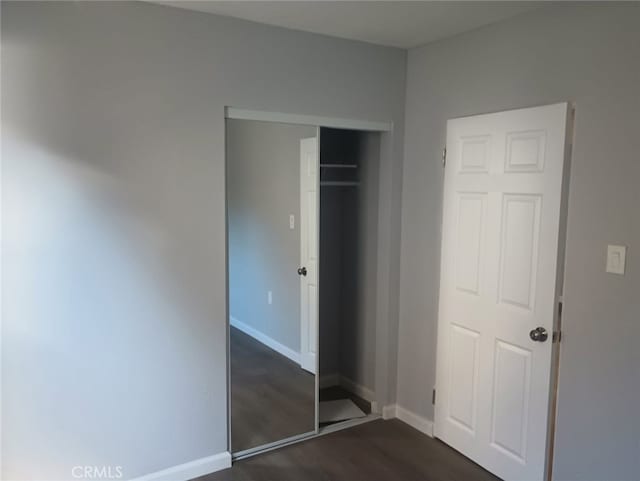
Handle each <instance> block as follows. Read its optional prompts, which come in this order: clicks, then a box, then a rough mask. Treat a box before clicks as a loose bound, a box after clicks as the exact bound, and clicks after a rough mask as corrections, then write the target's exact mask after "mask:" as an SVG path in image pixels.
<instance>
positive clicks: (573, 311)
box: [397, 4, 640, 480]
mask: <svg viewBox="0 0 640 481" xmlns="http://www.w3.org/2000/svg"><path fill="white" fill-rule="evenodd" d="M639 25H640V5H638V4H627V5H624V6H621V5H610V6H607V7H602V6H579V7H559V8H550V9H543V10H540V11H536V12H533V13H530V14H526V15H523V16H520V17H517V18H515V19H512V20H510V21H507V22H503V23H499V24H495V25H492V26H489V27H486V28H483V29H480V30H477V31H475V32H471V33H469V34H465V35H462V36H459V37H456V38H452V39H449V40H445V41H441V42H438V43H435V44H432V45H430V46H426V47H423V48H418V49H414V50H411V51H410V52H409V60H408V74H407V79H408V80H407V101H406V125H407V130H406V141H405V154H406V155H405V163H404V166H403V169H404V184H403V203H402V219H403V220H402V265H401V272H402V280H401V309H400V334H399V337H400V340H399V359H398V395H397V396H398V398H397V400H398V403H399V404H400V405H402V406H404V407H406V408H408V409H410V410H411V411H414V412H416V413H418V414H420V415H422V416H426V417H428V418H432V416H433V409H432V406H431V389H432V387H433V385H434V383H435V362H436V319H437V300H438V297H437V296H438V283H439V266H440V260H439V256H440V235H441V233H440V228H439V226H440V224H441V208H442V200H441V199H442V185H443V184H442V182H443V172H442V167H441V162H440V154H441V150H442V147H443V145H444V142H445V128H446V120H447V119H449V118H452V117H458V116H462V115H470V114H476V113H482V112H492V111H499V110H505V109H512V108H516V107H526V106H532V105H540V104H548V103H553V102H559V101H574V102H575V103H576V109H577V111H576V128H575V144H574V153H573V162H572V170H571V179H570V182H571V186H570V194H569V212H568V216H569V220H568V238H567V256H566V272H565V274H566V283H565V306H564V326H563V330H564V337H563V342H562V345H561V360H560V363H561V364H560V379H559V382H560V387H559V405H558V422H557V438H556V439H557V444H556V457H555V475H554V478H555V479H557V480H578V479H580V480H603V479H607V480H630V479H637V476H638V473H640V461H639V460H640V443H639V441H638V438H639V436H638V434H639V433H640V416H638V406H640V349H638V346H637V340H638V339H639V338H640V322H639V320H640V304H639V296H638V293H640V256H639V255H638V252H637V251H638V249H640V223H639V219H640V216H639V214H638V209H639V207H640V197H639V195H640V194H639V192H640V189H639V188H638V184H639V183H640V160H639V158H638V152H640V135H639V130H638V125H639V124H638V115H639V114H640V95H639V93H638V88H639V86H640V62H639V61H638V59H639V58H640V28H638V26H639ZM608 243H611V244H625V245H627V246H628V248H629V251H628V258H627V274H626V276H624V277H618V276H614V275H610V274H606V273H605V258H606V245H607V244H608Z"/></svg>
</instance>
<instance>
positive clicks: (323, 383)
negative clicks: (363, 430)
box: [319, 373, 379, 413]
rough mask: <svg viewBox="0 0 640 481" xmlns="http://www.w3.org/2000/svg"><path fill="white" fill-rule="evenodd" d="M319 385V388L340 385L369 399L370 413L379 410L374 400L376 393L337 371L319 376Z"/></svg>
mask: <svg viewBox="0 0 640 481" xmlns="http://www.w3.org/2000/svg"><path fill="white" fill-rule="evenodd" d="M319 385H320V389H324V388H326V387H331V386H341V387H343V388H344V389H346V390H347V391H349V392H351V393H353V394H355V395H356V396H359V397H361V398H362V399H364V400H365V401H369V402H370V403H371V412H372V413H378V412H379V411H378V402H377V401H376V400H375V399H376V394H375V393H374V392H373V391H372V390H371V389H369V388H368V387H365V386H363V385H362V384H358V383H357V382H355V381H353V380H351V379H349V378H348V377H345V376H342V375H340V374H338V373H333V374H325V375H323V376H320V381H319Z"/></svg>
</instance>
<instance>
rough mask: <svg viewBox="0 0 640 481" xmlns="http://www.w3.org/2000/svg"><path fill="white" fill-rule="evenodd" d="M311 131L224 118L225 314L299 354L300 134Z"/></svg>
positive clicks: (312, 133) (311, 130)
mask: <svg viewBox="0 0 640 481" xmlns="http://www.w3.org/2000/svg"><path fill="white" fill-rule="evenodd" d="M315 136H316V128H315V127H311V126H300V125H289V124H278V123H274V122H255V121H247V120H228V121H227V212H228V229H229V246H228V249H229V250H228V252H229V314H230V315H231V316H233V317H235V318H236V319H238V320H239V321H240V322H242V323H244V324H247V325H248V326H250V327H252V328H254V329H256V330H258V331H259V332H261V333H262V334H265V335H267V336H269V337H270V338H272V339H273V340H275V341H277V342H279V343H280V344H284V345H285V346H287V347H288V348H290V349H292V350H293V351H295V352H300V278H299V277H298V274H297V272H296V271H297V269H298V267H299V265H300V139H303V138H305V137H315ZM290 214H293V215H294V216H295V228H294V229H293V230H292V229H290V228H289V215H290ZM268 291H271V292H272V293H273V298H272V300H273V303H272V304H271V305H269V304H268V302H267V292H268Z"/></svg>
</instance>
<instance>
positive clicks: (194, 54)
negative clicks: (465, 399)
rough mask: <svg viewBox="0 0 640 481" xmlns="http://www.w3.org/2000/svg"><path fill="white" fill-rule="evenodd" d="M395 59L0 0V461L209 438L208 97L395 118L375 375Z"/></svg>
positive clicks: (221, 316)
mask: <svg viewBox="0 0 640 481" xmlns="http://www.w3.org/2000/svg"><path fill="white" fill-rule="evenodd" d="M404 76H405V53H404V52H403V51H400V50H397V49H391V48H382V47H376V46H372V45H367V44H363V43H356V42H349V41H344V40H337V39H331V38H328V37H323V36H318V35H311V34H303V33H299V32H295V31H288V30H283V29H277V28H273V27H267V26H262V25H258V24H253V23H249V22H244V21H240V20H235V19H229V18H222V17H216V16H211V15H207V14H203V13H196V12H189V11H184V10H180V9H173V8H170V7H164V6H157V5H148V4H144V3H138V2H69V3H63V2H48V3H35V2H15V3H13V2H2V101H3V105H2V161H3V164H2V187H3V196H4V198H3V212H2V214H3V216H2V222H3V225H2V227H3V245H2V256H3V266H2V268H3V272H2V274H3V292H2V295H3V301H4V302H3V312H2V315H3V325H2V369H3V370H2V381H3V385H2V396H3V403H2V420H3V424H2V436H3V444H2V449H3V452H2V455H3V472H2V475H3V477H4V478H11V479H50V480H53V479H67V478H69V476H70V469H71V467H73V466H76V465H112V466H122V467H123V470H124V477H125V478H131V477H135V476H138V475H142V474H145V473H149V472H153V471H156V470H160V469H163V468H166V467H169V466H173V465H176V464H180V463H185V462H189V461H192V460H195V459H199V458H203V457H206V456H210V455H213V454H216V453H219V452H222V451H226V449H227V417H226V400H227V394H226V341H225V339H226V331H225V322H226V314H227V313H226V286H225V204H224V198H225V186H224V177H225V175H224V174H225V172H224V155H225V136H224V106H225V105H232V106H235V107H240V108H250V109H257V110H271V111H283V112H293V113H301V114H313V115H324V116H332V117H344V118H362V119H369V120H380V121H392V122H394V126H395V127H394V128H395V131H394V134H393V135H390V136H386V137H385V140H384V142H383V165H382V166H381V168H382V169H383V171H384V177H383V178H384V181H381V185H380V188H381V193H380V199H381V203H382V209H381V214H380V224H379V239H382V240H381V241H380V246H379V250H378V252H379V255H380V256H381V257H380V260H381V264H380V265H381V269H380V272H379V273H378V276H379V280H380V279H381V280H382V282H379V286H380V289H382V290H381V291H380V292H381V294H379V296H378V307H380V309H379V310H378V312H379V313H381V314H380V319H379V320H378V326H383V327H384V329H383V336H382V339H380V338H378V343H379V344H380V343H382V344H383V349H382V351H383V352H382V354H381V359H383V361H384V362H385V363H386V365H387V366H389V367H388V369H389V371H388V372H387V373H383V374H381V375H380V377H379V378H378V379H377V382H380V383H384V384H383V385H384V386H385V390H387V391H388V389H387V386H388V385H387V384H386V382H387V381H388V379H389V377H390V376H391V374H390V373H391V372H395V365H394V364H393V360H394V355H395V354H394V349H395V346H394V347H389V346H393V344H390V340H391V342H393V338H394V336H395V334H394V332H395V328H394V324H393V313H394V310H393V305H394V304H397V300H394V298H393V296H394V295H395V294H394V293H396V294H397V285H396V284H395V281H396V280H397V279H396V277H397V274H396V270H397V269H396V268H395V267H394V266H395V261H394V260H395V258H397V256H398V242H397V240H398V239H397V235H396V232H397V229H396V228H395V226H396V224H397V222H399V220H397V219H399V216H398V206H399V200H400V198H399V183H400V181H401V179H400V176H399V174H400V172H401V169H400V160H401V158H402V145H401V143H400V142H398V141H397V140H396V139H398V138H399V139H402V135H403V134H402V133H403V121H404V118H403V108H404V86H405V77H404ZM389 318H391V319H390V320H389V321H388V319H389ZM387 395H388V392H387Z"/></svg>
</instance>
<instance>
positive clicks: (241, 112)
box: [224, 106, 393, 460]
mask: <svg viewBox="0 0 640 481" xmlns="http://www.w3.org/2000/svg"><path fill="white" fill-rule="evenodd" d="M224 119H225V121H226V120H227V119H234V120H256V121H262V122H277V123H283V124H297V125H311V126H315V127H317V139H318V151H319V149H320V128H321V127H328V128H336V129H349V130H360V131H367V132H380V133H381V134H384V133H388V134H392V133H393V122H384V121H369V120H359V119H345V118H340V117H323V116H316V115H304V114H291V113H283V112H269V111H264V110H248V109H241V108H236V107H231V106H226V107H224ZM225 132H226V124H225ZM224 138H225V220H226V225H225V261H226V262H225V266H226V291H227V292H226V306H225V307H226V335H227V346H226V348H227V353H226V354H227V355H226V359H227V426H228V429H227V449H228V451H229V452H230V453H231V422H232V420H231V341H230V330H231V320H230V317H229V316H230V314H229V246H228V240H229V231H228V208H227V207H228V206H227V185H226V175H227V174H226V173H227V167H226V163H227V161H228V158H227V155H226V134H225V136H224ZM382 159H383V153H382V150H381V152H380V162H382ZM318 163H320V157H319V155H318ZM388 180H389V181H391V179H388ZM319 182H320V174H319V173H318V183H319ZM379 184H382V177H381V179H380V181H379ZM319 195H320V188H319V186H318V197H319ZM319 207H320V202H319V199H318V209H319ZM317 224H318V225H317V233H318V246H319V241H320V216H319V215H318V216H317ZM379 229H380V228H379ZM379 253H380V251H378V254H379ZM319 259H320V253H319V248H318V261H319ZM378 276H380V274H378ZM320 290H321V286H320V276H319V275H318V296H320ZM318 305H319V303H318ZM386 318H387V316H383V317H381V313H380V312H378V313H377V314H376V326H377V329H378V326H379V325H380V320H381V319H385V320H386ZM318 319H319V313H318ZM385 322H386V321H385ZM377 336H378V334H377V333H376V338H377ZM316 338H317V339H318V343H319V339H320V336H319V333H317V336H316ZM376 344H377V342H376ZM378 357H379V356H377V358H378ZM385 359H386V356H385ZM379 364H380V362H376V389H375V391H376V397H377V398H378V400H379V399H380V396H381V394H380V393H379V392H380V389H381V388H383V386H378V384H379V382H378V380H377V378H378V371H380V372H382V371H386V369H387V365H386V361H385V362H384V363H383V364H384V365H382V366H379ZM316 371H318V368H316ZM319 377H320V376H319V375H317V374H316V376H315V378H316V379H315V392H316V402H315V418H316V419H315V421H316V422H315V426H316V429H315V432H311V433H306V434H301V435H299V436H294V437H292V438H288V439H284V440H281V441H277V442H274V443H269V444H268V445H265V446H258V447H256V448H252V449H249V450H247V451H243V452H241V453H238V454H236V455H234V454H233V453H232V459H233V460H236V459H244V458H246V457H249V456H253V455H256V454H261V453H263V452H266V451H270V450H273V449H276V448H278V447H282V446H285V445H288V444H291V443H294V442H299V441H302V440H305V439H309V438H312V437H315V436H320V435H322V434H324V433H321V432H319V424H318V418H319V396H318V393H319V388H320V386H319V381H320V379H319ZM385 379H386V377H385ZM384 388H385V389H386V386H384ZM383 399H384V398H383ZM378 404H381V403H378ZM346 427H349V426H347V425H345V426H344V428H346Z"/></svg>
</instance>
